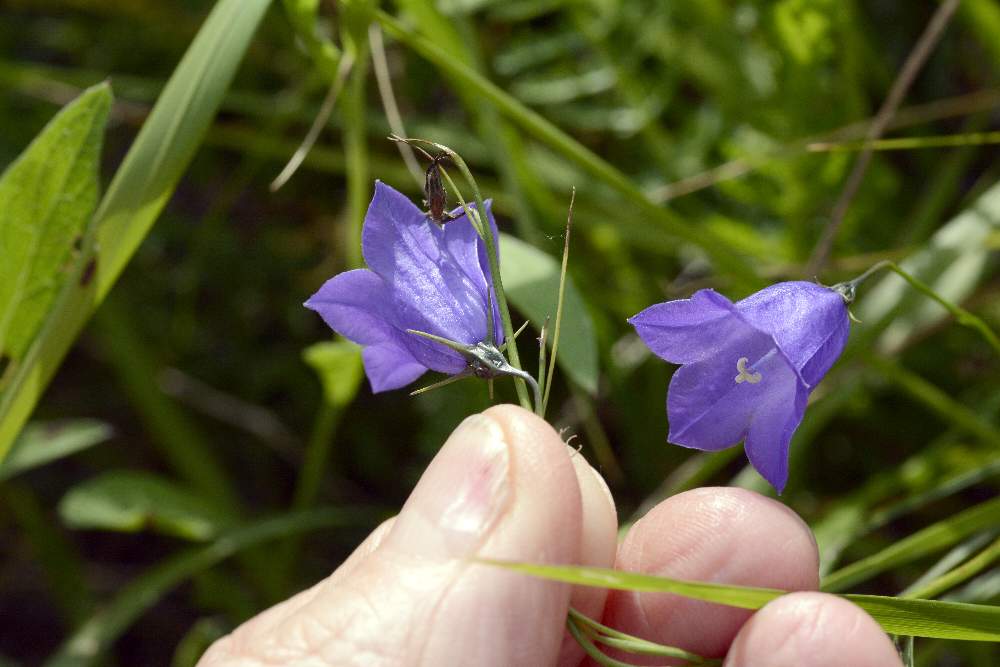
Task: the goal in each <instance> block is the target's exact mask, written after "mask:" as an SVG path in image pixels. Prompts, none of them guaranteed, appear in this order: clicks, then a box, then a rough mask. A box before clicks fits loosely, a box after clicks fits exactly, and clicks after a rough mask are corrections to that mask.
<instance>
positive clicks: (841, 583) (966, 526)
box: [822, 498, 1000, 634]
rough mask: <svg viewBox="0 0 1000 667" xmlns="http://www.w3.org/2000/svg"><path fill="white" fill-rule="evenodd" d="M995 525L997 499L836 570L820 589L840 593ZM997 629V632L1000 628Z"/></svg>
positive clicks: (998, 507) (999, 509) (999, 516)
mask: <svg viewBox="0 0 1000 667" xmlns="http://www.w3.org/2000/svg"><path fill="white" fill-rule="evenodd" d="M997 525H1000V498H995V499H994V500H989V501H987V502H984V503H980V504H979V505H976V506H975V507H971V508H969V509H967V510H965V511H964V512H959V513H958V514H956V515H954V516H952V517H949V518H947V519H945V520H943V521H939V522H937V523H935V524H932V525H930V526H927V527H926V528H924V529H923V530H919V531H917V532H916V533H914V534H913V535H910V536H909V537H907V538H906V539H903V540H900V541H899V542H896V543H895V544H893V545H891V546H889V547H886V548H885V549H883V550H882V551H880V552H878V553H876V554H873V555H871V556H869V557H867V558H863V559H861V560H859V561H857V562H855V563H851V564H850V565H848V566H847V567H844V568H841V569H839V570H837V571H836V572H834V573H832V574H830V575H829V576H828V577H826V578H825V579H824V580H823V585H822V589H823V590H824V591H827V592H837V591H842V590H844V589H845V588H847V587H848V586H853V585H854V584H857V583H859V582H862V581H865V580H866V579H868V578H870V577H874V576H875V575H876V574H879V573H880V572H885V571H886V570H888V569H889V568H892V567H896V566H897V565H901V564H903V563H908V562H911V561H914V560H916V559H918V558H921V557H923V556H927V555H929V554H932V553H934V552H935V551H940V550H942V549H946V548H948V547H950V546H951V545H953V544H956V543H958V542H959V541H961V540H963V539H965V538H966V537H968V536H970V535H972V534H974V533H978V532H979V531H981V530H986V529H990V528H994V527H996V526H997ZM997 628H998V631H1000V625H998V626H997ZM899 634H908V633H905V632H903V633H899Z"/></svg>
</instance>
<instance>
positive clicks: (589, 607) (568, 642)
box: [556, 446, 618, 667]
mask: <svg viewBox="0 0 1000 667" xmlns="http://www.w3.org/2000/svg"><path fill="white" fill-rule="evenodd" d="M566 450H567V452H569V459H570V461H572V463H573V469H574V471H575V472H576V478H577V483H578V484H579V486H580V498H581V505H582V521H583V531H582V533H581V537H580V558H579V561H578V562H579V564H580V565H586V566H590V567H611V566H613V565H614V562H615V552H616V551H617V549H618V540H617V537H618V514H617V512H616V510H615V502H614V498H613V497H612V495H611V490H610V489H609V488H608V485H607V484H606V483H605V481H604V478H603V477H601V475H600V474H599V473H598V472H597V471H596V470H594V468H593V467H592V466H591V465H590V463H588V462H587V459H586V458H584V456H582V455H581V454H580V453H579V452H578V451H576V450H575V449H574V448H573V447H570V446H567V447H566ZM607 597H608V591H607V589H604V588H596V587H593V586H576V587H574V588H573V592H572V594H571V595H570V606H571V607H573V608H574V609H576V610H577V611H579V612H580V613H581V614H583V615H584V616H589V617H590V618H593V619H596V620H600V619H601V617H602V616H603V611H604V603H605V601H606V600H607ZM582 658H583V648H582V647H581V646H580V645H579V644H578V643H577V642H576V640H575V639H573V637H572V636H571V635H570V634H569V632H566V633H565V634H564V637H563V645H562V649H561V650H560V652H559V660H558V661H557V662H556V664H557V665H565V666H567V667H568V666H570V665H578V664H580V660H581V659H582Z"/></svg>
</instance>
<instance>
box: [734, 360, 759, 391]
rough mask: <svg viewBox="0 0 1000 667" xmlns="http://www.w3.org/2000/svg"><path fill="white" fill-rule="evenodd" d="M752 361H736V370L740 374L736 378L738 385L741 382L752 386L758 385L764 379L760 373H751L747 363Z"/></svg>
mask: <svg viewBox="0 0 1000 667" xmlns="http://www.w3.org/2000/svg"><path fill="white" fill-rule="evenodd" d="M748 361H750V360H749V359H747V358H746V357H740V358H739V359H737V360H736V370H738V371H739V372H740V373H739V375H737V376H736V384H740V383H741V382H749V383H750V384H757V383H758V382H760V381H761V379H762V378H763V377H764V376H763V375H761V374H760V373H751V372H750V371H748V370H747V362H748Z"/></svg>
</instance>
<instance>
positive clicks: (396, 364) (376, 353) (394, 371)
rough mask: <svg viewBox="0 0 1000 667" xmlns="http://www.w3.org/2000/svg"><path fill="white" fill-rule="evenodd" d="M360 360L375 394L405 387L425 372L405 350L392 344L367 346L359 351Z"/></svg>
mask: <svg viewBox="0 0 1000 667" xmlns="http://www.w3.org/2000/svg"><path fill="white" fill-rule="evenodd" d="M361 360H362V361H363V362H364V364H365V375H367V376H368V381H369V382H371V384H372V391H373V392H375V393H376V394H377V393H379V392H381V391H389V390H390V389H399V388H400V387H405V386H406V385H408V384H410V383H411V382H413V381H414V380H416V379H417V378H418V377H420V376H421V375H423V374H424V373H426V372H427V368H426V367H425V366H423V365H422V364H420V363H419V362H418V361H417V360H416V359H414V358H413V355H412V354H410V352H409V351H408V350H407V349H405V348H402V347H398V346H397V345H395V344H393V343H380V344H378V345H369V346H368V347H366V348H365V349H364V350H362V351H361Z"/></svg>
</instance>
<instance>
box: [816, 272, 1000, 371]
mask: <svg viewBox="0 0 1000 667" xmlns="http://www.w3.org/2000/svg"><path fill="white" fill-rule="evenodd" d="M883 269H889V270H890V271H892V272H893V273H895V274H896V275H898V276H899V277H900V278H902V279H903V280H905V281H906V282H907V283H909V284H910V286H911V287H913V289H915V290H917V291H918V292H920V293H921V294H923V295H925V296H927V297H928V298H930V299H932V300H933V301H935V302H937V303H938V304H939V305H940V306H941V307H942V308H944V309H945V310H947V311H948V312H949V313H951V314H952V315H953V316H954V317H955V321H956V322H957V323H958V324H961V325H962V326H964V327H968V328H970V329H973V330H975V331H978V332H979V334H980V335H981V336H982V337H983V339H985V340H986V342H987V343H989V344H990V346H991V347H992V348H993V349H994V350H995V351H996V352H997V353H998V354H1000V338H997V335H996V334H995V333H993V330H992V329H990V327H989V325H987V324H986V322H984V321H983V320H981V319H980V318H978V317H976V316H975V315H973V314H972V313H970V312H969V311H967V310H966V309H964V308H962V307H961V306H956V305H955V304H953V303H951V302H950V301H947V300H945V299H944V298H942V297H941V296H940V295H938V293H937V292H935V291H934V290H933V289H931V288H930V286H929V285H927V283H925V282H923V281H922V280H920V279H919V278H917V277H915V276H912V275H910V274H909V273H907V272H906V271H904V270H903V269H902V268H901V267H900V266H899V265H898V264H896V263H895V262H893V261H892V260H888V259H884V260H882V261H881V262H877V263H875V264H874V265H873V266H872V267H871V268H870V269H868V270H867V271H865V272H864V273H862V274H861V275H860V276H858V277H857V278H855V279H853V280H849V281H847V282H843V283H839V284H837V285H834V286H833V289H835V290H837V291H839V292H840V293H841V295H842V296H844V300H845V301H847V302H848V303H851V302H852V301H853V300H854V294H855V292H856V290H857V287H858V286H859V285H861V283H863V282H864V281H866V280H868V278H870V277H871V276H872V275H874V274H875V273H877V272H879V271H881V270H883Z"/></svg>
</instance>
